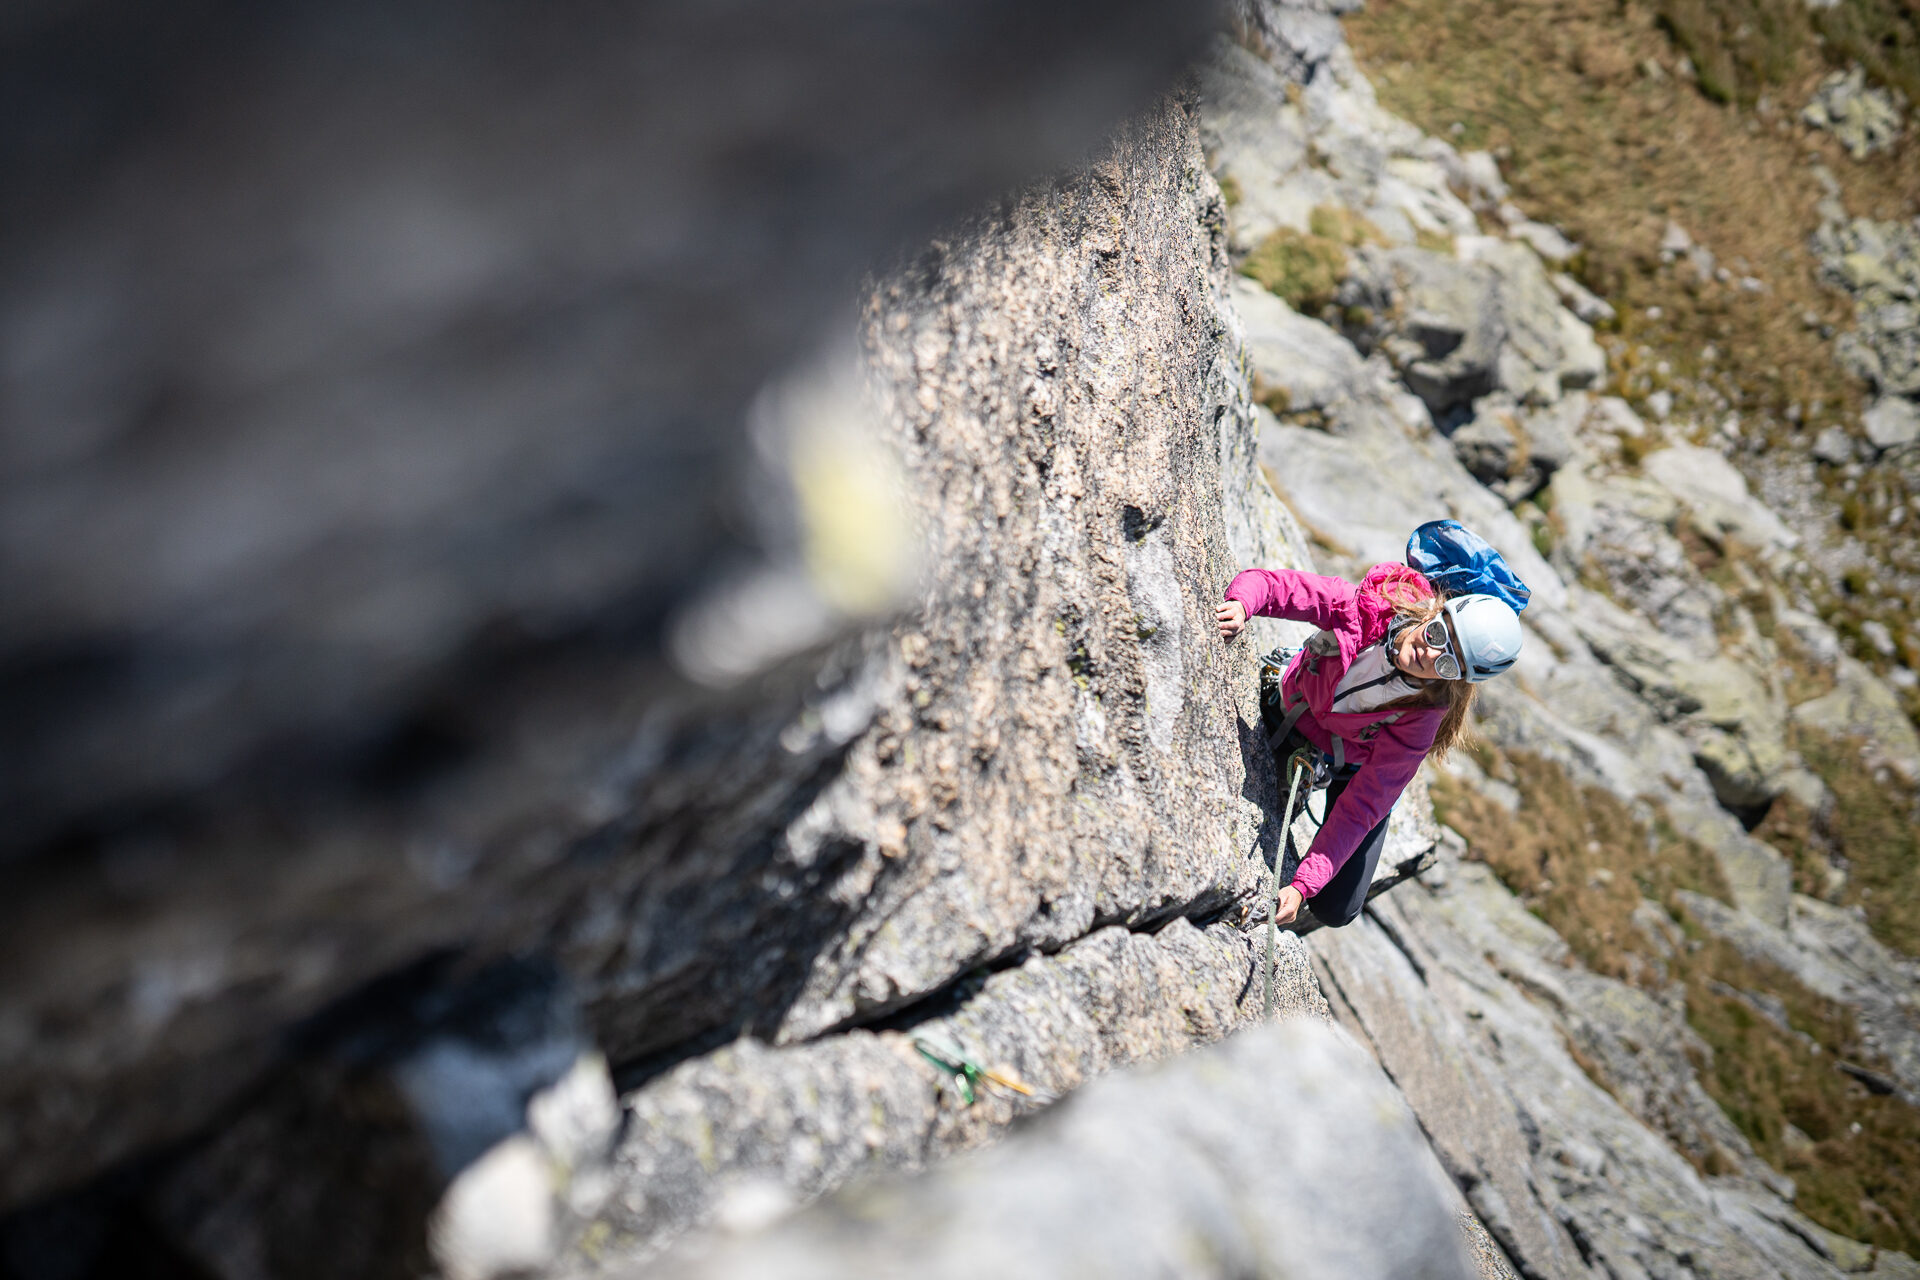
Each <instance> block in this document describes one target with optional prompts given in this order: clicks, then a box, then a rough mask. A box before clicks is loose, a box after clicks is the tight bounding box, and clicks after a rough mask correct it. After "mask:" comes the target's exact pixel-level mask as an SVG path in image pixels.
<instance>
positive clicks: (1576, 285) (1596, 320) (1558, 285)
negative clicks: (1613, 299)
mask: <svg viewBox="0 0 1920 1280" xmlns="http://www.w3.org/2000/svg"><path fill="white" fill-rule="evenodd" d="M1548 279H1549V280H1550V281H1551V282H1552V284H1553V291H1554V292H1555V293H1557V294H1559V295H1560V302H1561V304H1562V305H1563V306H1565V307H1566V308H1567V309H1568V310H1569V311H1571V312H1573V314H1574V315H1576V316H1578V317H1579V318H1580V319H1582V320H1584V321H1586V322H1587V323H1588V324H1605V323H1608V322H1610V321H1612V320H1613V319H1615V318H1616V317H1617V315H1618V313H1617V312H1616V311H1615V310H1614V309H1613V304H1612V303H1610V302H1608V301H1607V300H1606V299H1604V298H1601V297H1599V296H1598V295H1596V294H1594V293H1593V292H1592V291H1591V290H1589V289H1588V288H1587V287H1586V286H1585V285H1583V284H1581V283H1580V282H1579V281H1578V280H1575V279H1574V278H1573V277H1572V276H1570V275H1567V274H1566V273H1565V272H1561V271H1556V272H1555V273H1554V274H1553V275H1552V276H1550V277H1548Z"/></svg>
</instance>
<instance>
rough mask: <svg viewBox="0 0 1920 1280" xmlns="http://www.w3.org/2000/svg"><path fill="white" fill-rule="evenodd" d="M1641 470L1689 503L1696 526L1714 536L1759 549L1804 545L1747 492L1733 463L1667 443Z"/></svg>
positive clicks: (1697, 449) (1643, 462)
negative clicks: (1730, 538)
mask: <svg viewBox="0 0 1920 1280" xmlns="http://www.w3.org/2000/svg"><path fill="white" fill-rule="evenodd" d="M1640 469H1641V470H1642V471H1643V472H1644V473H1645V474H1646V475H1647V476H1648V477H1649V478H1650V479H1652V480H1653V481H1654V482H1655V483H1656V484H1659V485H1660V486H1661V487H1663V488H1664V489H1666V490H1667V491H1668V492H1669V493H1671V494H1673V495H1674V496H1675V497H1676V498H1679V499H1680V500H1681V501H1682V502H1684V503H1686V504H1687V506H1688V508H1689V509H1690V510H1691V512H1692V515H1693V517H1694V521H1695V524H1696V526H1697V527H1699V528H1701V529H1702V530H1703V531H1704V532H1706V533H1708V534H1709V535H1717V536H1732V537H1736V538H1738V539H1740V540H1741V541H1742V542H1744V543H1746V544H1747V545H1748V546H1751V547H1756V548H1760V549H1768V548H1772V549H1776V550H1781V551H1789V550H1792V549H1793V548H1794V547H1796V546H1798V545H1799V541H1800V539H1799V537H1798V536H1797V535H1795V534H1794V533H1793V532H1792V531H1791V530H1790V529H1788V528H1787V526H1786V525H1785V524H1784V523H1782V521H1781V519H1780V517H1779V516H1777V515H1775V514H1774V513H1773V512H1772V511H1771V510H1770V509H1769V508H1768V507H1767V506H1766V504H1765V503H1763V502H1761V501H1759V500H1758V499H1757V498H1755V497H1754V496H1753V495H1752V494H1751V493H1750V492H1749V491H1748V489H1747V482H1746V480H1745V478H1743V477H1742V476H1741V474H1740V473H1739V472H1738V471H1736V470H1735V469H1734V467H1733V464H1731V463H1730V462H1728V461H1727V460H1726V458H1725V457H1723V456H1722V455H1721V454H1719V453H1718V452H1716V451H1714V450H1712V449H1703V448H1701V447H1699V446H1698V445H1690V444H1673V445H1668V446H1667V447H1666V448H1664V449H1658V450H1655V451H1654V452H1653V453H1650V454H1648V455H1647V456H1646V457H1645V458H1643V459H1642V460H1641V463H1640Z"/></svg>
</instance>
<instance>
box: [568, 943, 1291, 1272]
mask: <svg viewBox="0 0 1920 1280" xmlns="http://www.w3.org/2000/svg"><path fill="white" fill-rule="evenodd" d="M1279 954H1280V973H1279V976H1280V984H1279V989H1278V995H1277V999H1276V1007H1277V1009H1279V1010H1280V1011H1281V1012H1282V1013H1284V1014H1285V1015H1287V1016H1297V1015H1306V1016H1309V1017H1324V1016H1325V1013H1326V1004H1325V1001H1324V999H1323V998H1322V997H1321V996H1320V994H1319V991H1318V990H1317V988H1316V987H1315V986H1314V982H1313V977H1312V973H1311V970H1310V969H1309V967H1308V963H1307V959H1306V953H1305V950H1304V944H1302V943H1301V942H1300V940H1299V939H1297V938H1295V937H1293V936H1292V935H1290V934H1282V935H1281V936H1280V939H1279ZM1263 962H1264V950H1263V949H1262V948H1261V947H1260V946H1258V945H1256V942H1255V941H1254V940H1253V938H1252V937H1250V936H1249V935H1244V934H1242V933H1240V932H1239V931H1237V930H1236V929H1234V928H1232V927H1231V926H1229V925H1226V924H1215V925H1212V926H1210V927H1209V928H1207V929H1205V930H1201V929H1197V928H1195V927H1193V926H1192V925H1189V924H1187V923H1185V922H1184V921H1177V922H1175V923H1174V924H1172V925H1169V926H1168V927H1166V928H1165V929H1163V930H1161V931H1160V932H1159V933H1157V934H1153V935H1146V934H1134V933H1129V932H1128V931H1127V930H1125V929H1121V928H1117V927H1116V928H1109V929H1105V930H1102V931H1100V932H1098V933H1096V934H1094V935H1092V936H1091V937H1089V938H1087V939H1086V940H1084V941H1082V942H1079V943H1076V944H1075V945H1074V946H1072V947H1070V948H1068V949H1066V950H1065V951H1062V952H1061V953H1059V954H1058V955H1053V956H1035V957H1032V958H1031V959H1029V960H1027V961H1026V962H1025V963H1024V964H1022V965H1020V966H1018V967H1016V968H1014V969H1010V970H1006V971H1003V972H1000V973H996V974H993V975H991V976H990V977H987V978H986V979H985V980H984V982H983V983H982V984H981V985H980V986H979V989H978V991H977V993H975V994H973V995H972V996H971V997H970V998H969V999H967V1000H966V1002H965V1004H964V1006H963V1007H962V1008H960V1009H959V1010H958V1011H956V1012H954V1013H951V1014H948V1015H946V1016H943V1017H938V1018H935V1019H932V1020H929V1021H927V1022H924V1023H920V1024H918V1025H916V1026H914V1027H913V1028H912V1030H911V1032H909V1033H898V1032H879V1033H871V1032H866V1031H856V1032H852V1033H849V1034H846V1035H839V1036H833V1037H828V1038H825V1039H823V1040H819V1041H814V1042H812V1043H808V1044H802V1045H794V1046H790V1047H787V1048H778V1049H776V1048H772V1047H769V1046H765V1045H762V1044H759V1043H756V1042H754V1041H751V1040H743V1041H741V1042H739V1043H738V1044H735V1045H732V1046H730V1047H728V1048H725V1049H722V1050H720V1051H718V1052H715V1053H712V1054H708V1055H705V1056H703V1057H701V1058H699V1059H696V1060H694V1061H691V1062H688V1063H686V1064H684V1065H682V1066H680V1067H677V1068H675V1069H674V1070H673V1071H672V1072H670V1073H668V1074H667V1075H666V1076H664V1077H662V1078H661V1079H659V1080H658V1081H655V1082H653V1083H651V1084H649V1085H647V1086H645V1087H643V1088H641V1089H638V1090H636V1091H635V1092H633V1093H632V1094H630V1095H629V1096H628V1098H627V1100H626V1105H627V1108H628V1112H629V1119H628V1122H627V1127H626V1131H625V1133H624V1134H623V1136H622V1138H621V1141H620V1145H619V1148H618V1150H617V1151H616V1153H615V1155H614V1182H615V1186H616V1188H617V1189H616V1191H615V1193H614V1195H613V1197H612V1199H611V1200H610V1201H609V1202H608V1206H607V1208H606V1210H605V1211H604V1212H603V1213H602V1215H601V1222H602V1223H603V1226H602V1228H601V1230H600V1232H599V1233H598V1235H597V1236H594V1237H591V1238H589V1239H590V1243H591V1247H590V1248H589V1247H587V1246H586V1245H583V1246H582V1247H581V1248H580V1249H578V1250H576V1251H575V1253H574V1254H573V1255H571V1257H570V1258H569V1260H568V1262H567V1264H566V1266H564V1267H563V1268H562V1270H563V1272H571V1271H581V1272H598V1271H605V1270H616V1271H617V1270H619V1269H620V1268H622V1267H627V1266H630V1265H632V1264H634V1263H637V1262H639V1261H642V1260H645V1259H647V1258H650V1257H651V1256H653V1255H654V1254H656V1253H657V1252H658V1251H659V1250H660V1249H661V1248H662V1247H663V1246H665V1245H667V1244H668V1243H670V1242H671V1241H672V1240H673V1239H675V1238H676V1237H677V1236H679V1235H680V1234H682V1233H683V1232H684V1231H686V1230H687V1229H688V1228H689V1227H695V1226H699V1225H702V1224H704V1223H707V1222H710V1221H712V1220H713V1219H714V1217H715V1215H716V1214H717V1213H718V1212H719V1211H720V1210H721V1209H722V1208H723V1206H724V1202H725V1201H726V1199H727V1197H728V1196H729V1195H731V1194H734V1193H735V1192H736V1191H737V1189H738V1188H739V1187H741V1186H743V1185H760V1186H770V1187H775V1188H779V1189H780V1190H781V1191H782V1192H783V1193H784V1194H785V1196H786V1197H787V1200H788V1203H802V1202H804V1201H806V1200H808V1199H811V1198H813V1197H815V1196H818V1195H820V1194H821V1193H823V1192H826V1191H830V1190H832V1189H834V1188H835V1187H838V1186H840V1185H842V1184H844V1183H845V1182H847V1181H848V1180H849V1179H852V1178H855V1177H858V1176H860V1175H862V1174H877V1173H881V1172H884V1171H887V1170H910V1169H916V1168H920V1167H922V1166H923V1165H925V1164H926V1163H928V1162H930V1161H933V1160H934V1159H936V1158H937V1157H939V1156H940V1155H942V1154H944V1153H950V1152H953V1151H957V1150H960V1149H962V1148H965V1147H970V1146H975V1145H978V1144H980V1143H982V1142H983V1141H985V1140H987V1139H989V1138H991V1137H993V1136H995V1135H997V1134H998V1133H1000V1132H1002V1131H1004V1129H1005V1128H1006V1126H1007V1125H1009V1124H1011V1123H1013V1122H1014V1121H1016V1120H1018V1119H1019V1118H1021V1117H1023V1116H1028V1115H1031V1114H1032V1113H1033V1112H1034V1111H1035V1110H1036V1107H1037V1106H1038V1105H1039V1102H1044V1100H1046V1099H1048V1098H1052V1097H1058V1096H1062V1095H1065V1094H1067V1093H1069V1092H1071V1091H1073V1090H1075V1089H1077V1088H1079V1087H1081V1086H1082V1085H1086V1084H1087V1083H1089V1082H1090V1081H1092V1080H1094V1079H1095V1078H1097V1077H1099V1076H1101V1075H1104V1074H1106V1073H1107V1072H1108V1071H1110V1070H1112V1069H1113V1068H1115V1067H1118V1066H1123V1065H1125V1064H1128V1063H1133V1062H1140V1061H1144V1060H1148V1059H1155V1058H1161V1057H1166V1056H1169V1055H1171V1054H1175V1053H1178V1052H1179V1051H1181V1050H1183V1049H1185V1048H1188V1047H1190V1046H1191V1045H1193V1044H1195V1043H1198V1042H1205V1041H1211V1040H1215V1039H1219V1038H1220V1037H1222V1036H1224V1035H1226V1034H1227V1033H1229V1032H1230V1031H1233V1030H1234V1029H1236V1028H1238V1027H1241V1026H1244V1025H1247V1024H1248V1023H1249V1022H1251V1021H1255V1020H1257V1019H1258V1018H1259V1016H1260V1013H1261V1009H1262V996H1261V987H1260V981H1259V977H1258V975H1257V973H1256V965H1257V964H1261V963H1263ZM915 1037H921V1038H924V1039H925V1040H926V1041H927V1042H928V1043H930V1044H933V1045H937V1046H940V1047H941V1048H942V1049H952V1050H957V1051H959V1052H962V1053H965V1054H968V1055H969V1056H971V1057H972V1058H974V1059H975V1060H976V1061H978V1062H980V1063H981V1064H983V1065H984V1066H986V1067H987V1068H988V1069H990V1070H994V1071H997V1072H999V1073H1000V1074H1002V1075H1005V1076H1007V1077H1008V1078H1010V1079H1014V1080H1017V1081H1019V1082H1021V1083H1022V1084H1025V1085H1027V1086H1029V1087H1031V1088H1033V1089H1035V1090H1037V1091H1038V1099H1039V1102H1036V1101H1034V1100H1029V1099H1027V1098H1025V1097H1023V1096H1021V1095H1020V1094H1018V1093H1015V1092H1013V1091H1011V1090H1008V1089H1004V1088H1001V1087H998V1086H994V1085H990V1084H987V1085H981V1086H978V1089H979V1093H978V1097H979V1101H978V1102H977V1103H976V1104H975V1105H973V1106H966V1105H963V1104H962V1103H961V1101H960V1099H959V1098H958V1097H957V1095H956V1094H955V1093H954V1091H953V1090H952V1088H951V1086H950V1084H949V1083H947V1082H946V1080H945V1077H943V1076H942V1074H941V1073H940V1072H939V1071H937V1070H936V1069H935V1068H934V1067H933V1066H932V1065H931V1064H929V1063H928V1062H927V1061H926V1060H925V1059H924V1058H922V1057H921V1056H920V1055H919V1054H918V1053H917V1052H916V1050H915V1049H914V1047H913V1039H914V1038H915Z"/></svg>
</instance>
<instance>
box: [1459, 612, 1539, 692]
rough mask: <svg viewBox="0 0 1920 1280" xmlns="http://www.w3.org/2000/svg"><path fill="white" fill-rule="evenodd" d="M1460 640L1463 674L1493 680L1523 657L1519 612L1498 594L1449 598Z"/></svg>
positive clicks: (1473, 680) (1472, 678) (1474, 680)
mask: <svg viewBox="0 0 1920 1280" xmlns="http://www.w3.org/2000/svg"><path fill="white" fill-rule="evenodd" d="M1446 610H1447V616H1448V617H1449V618H1451V619H1453V634H1454V635H1455V636H1456V637H1457V638H1458V639H1459V642H1460V653H1459V654H1458V655H1457V656H1458V657H1459V659H1460V666H1461V670H1462V673H1463V674H1464V675H1465V677H1466V678H1467V679H1468V680H1471V681H1472V682H1474V683H1475V684H1478V683H1479V682H1480V681H1482V680H1491V679H1493V677H1495V676H1497V675H1499V674H1500V673H1501V672H1502V671H1505V670H1506V669H1507V668H1508V667H1510V666H1512V665H1513V660H1514V659H1515V658H1517V657H1519V656H1520V637H1521V632H1520V615H1519V614H1517V613H1515V612H1514V611H1513V610H1512V608H1511V607H1509V606H1508V605H1507V603H1506V601H1504V600H1501V599H1499V598H1498V597H1495V596H1484V595H1470V596H1455V597H1454V598H1453V599H1451V600H1449V601H1447V605H1446Z"/></svg>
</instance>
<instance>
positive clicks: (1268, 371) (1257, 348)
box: [1231, 276, 1365, 413]
mask: <svg viewBox="0 0 1920 1280" xmlns="http://www.w3.org/2000/svg"><path fill="white" fill-rule="evenodd" d="M1231 297H1232V302H1233V306H1234V309H1235V310H1236V311H1238V312H1239V313H1240V325H1241V334H1242V338H1243V340H1244V341H1245V343H1246V351H1247V359H1248V362H1249V363H1250V364H1251V365H1252V372H1253V376H1254V379H1255V380H1256V382H1257V384H1258V385H1259V386H1260V387H1261V388H1263V389H1266V390H1269V391H1278V392H1279V393H1280V394H1281V395H1282V397H1284V404H1283V405H1281V406H1278V407H1280V408H1282V409H1283V410H1284V411H1286V412H1289V413H1312V412H1324V411H1325V410H1327V409H1328V408H1329V407H1330V406H1332V405H1333V404H1334V402H1335V401H1337V400H1339V399H1341V398H1343V397H1346V396H1349V395H1351V394H1352V393H1353V391H1354V389H1355V387H1356V385H1357V384H1358V382H1359V381H1360V379H1361V378H1362V377H1363V376H1364V372H1363V371H1364V367H1365V366H1364V364H1363V362H1362V361H1361V359H1360V353H1359V352H1357V351H1355V350H1354V349H1353V344H1352V343H1350V342H1348V341H1347V340H1346V339H1345V338H1343V337H1341V336H1340V335H1339V334H1338V333H1336V332H1335V331H1334V330H1333V329H1332V328H1330V327H1328V326H1327V325H1325V324H1323V323H1321V322H1320V321H1318V320H1315V319H1313V318H1311V317H1309V316H1303V315H1301V314H1300V313H1299V312H1297V311H1295V310H1294V309H1293V308H1291V307H1289V306H1288V305H1287V304H1286V303H1285V302H1283V301H1281V300H1280V299H1279V298H1278V297H1275V296H1274V295H1273V294H1272V293H1269V292H1268V291H1267V290H1265V289H1262V288H1261V287H1260V286H1259V285H1257V284H1255V283H1254V282H1253V281H1251V280H1249V279H1247V278H1246V277H1245V276H1235V277H1234V279H1233V286H1232V294H1231Z"/></svg>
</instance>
